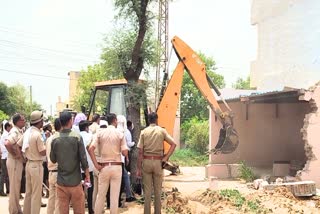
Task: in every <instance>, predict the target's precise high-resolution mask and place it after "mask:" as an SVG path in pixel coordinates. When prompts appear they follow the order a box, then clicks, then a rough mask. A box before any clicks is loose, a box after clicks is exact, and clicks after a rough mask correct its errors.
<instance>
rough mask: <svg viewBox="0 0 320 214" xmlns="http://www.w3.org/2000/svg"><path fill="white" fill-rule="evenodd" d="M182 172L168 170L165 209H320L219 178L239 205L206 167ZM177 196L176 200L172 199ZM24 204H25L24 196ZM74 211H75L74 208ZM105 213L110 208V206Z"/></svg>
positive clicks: (4, 206) (4, 205) (134, 209)
mask: <svg viewBox="0 0 320 214" xmlns="http://www.w3.org/2000/svg"><path fill="white" fill-rule="evenodd" d="M181 172H182V174H180V175H177V176H170V175H169V173H168V172H166V173H165V177H164V185H163V186H164V190H165V191H166V192H167V197H166V200H165V201H163V213H192V214H194V213H198V214H204V213H258V211H259V210H260V209H255V207H254V206H252V204H251V205H250V204H249V205H250V206H247V202H248V201H251V202H252V201H254V202H255V203H256V202H257V203H256V204H258V205H259V206H261V207H263V211H265V212H264V213H315V214H316V213H320V198H319V199H318V198H316V199H313V200H310V199H303V200H299V199H296V198H294V197H293V196H292V194H291V193H290V192H287V191H286V190H279V191H272V192H264V191H257V190H254V189H250V188H248V187H247V185H246V184H244V183H242V182H239V181H236V180H219V181H218V183H217V185H216V187H217V188H218V189H219V190H224V189H233V190H235V191H239V192H240V193H241V197H243V198H245V199H244V200H246V202H245V204H246V206H243V207H242V208H239V207H236V206H235V205H234V203H232V199H231V200H229V199H225V198H223V197H221V196H220V195H219V194H218V193H217V192H210V191H206V190H207V188H208V187H209V182H208V181H207V180H206V179H205V168H204V167H181ZM174 187H175V188H177V189H178V193H170V191H171V190H172V188H174ZM173 195H174V197H172V196H173ZM173 198H175V200H172V199H173ZM43 202H44V203H47V199H45V198H43ZM0 204H1V206H0V213H1V214H2V213H8V197H0ZM20 204H21V205H22V204H23V200H21V201H20ZM253 205H255V204H253ZM126 206H127V207H126V208H121V209H120V213H123V214H129V213H134V214H139V213H143V205H141V204H138V203H136V202H131V203H126ZM173 208H174V209H175V210H176V211H175V212H174V211H173V210H174V209H173ZM250 209H253V210H250ZM177 210H180V211H178V212H177ZM46 211H47V210H46V208H41V214H45V213H46ZM70 213H73V212H72V210H70ZM105 213H109V211H108V210H106V212H105Z"/></svg>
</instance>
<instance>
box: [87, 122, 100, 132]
mask: <svg viewBox="0 0 320 214" xmlns="http://www.w3.org/2000/svg"><path fill="white" fill-rule="evenodd" d="M99 128H100V126H99V124H98V123H96V122H93V123H92V124H91V125H90V126H89V131H90V132H91V133H92V134H95V133H96V132H97V130H98V129H99Z"/></svg>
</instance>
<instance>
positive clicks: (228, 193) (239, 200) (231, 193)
mask: <svg viewBox="0 0 320 214" xmlns="http://www.w3.org/2000/svg"><path fill="white" fill-rule="evenodd" d="M220 195H221V196H223V197H225V198H229V199H230V200H231V202H232V203H233V204H234V206H236V207H242V205H243V204H244V203H245V201H246V199H245V197H243V196H242V195H241V194H240V192H239V191H238V190H236V189H224V190H221V191H220Z"/></svg>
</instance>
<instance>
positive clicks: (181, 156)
mask: <svg viewBox="0 0 320 214" xmlns="http://www.w3.org/2000/svg"><path fill="white" fill-rule="evenodd" d="M170 161H172V162H173V163H175V164H178V165H179V166H205V165H207V164H208V162H209V156H208V155H201V154H199V153H198V152H195V151H193V150H191V149H179V150H176V151H175V152H174V153H173V155H172V156H171V157H170Z"/></svg>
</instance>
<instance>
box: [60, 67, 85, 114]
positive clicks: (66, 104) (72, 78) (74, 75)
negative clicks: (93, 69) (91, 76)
mask: <svg viewBox="0 0 320 214" xmlns="http://www.w3.org/2000/svg"><path fill="white" fill-rule="evenodd" d="M68 76H69V98H68V100H64V101H62V99H61V96H58V101H57V102H56V113H55V115H56V116H58V115H59V113H60V112H62V111H63V110H65V109H69V110H70V109H71V108H72V105H73V100H74V97H75V95H76V94H77V87H78V79H79V77H80V72H78V71H70V72H69V73H68Z"/></svg>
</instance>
